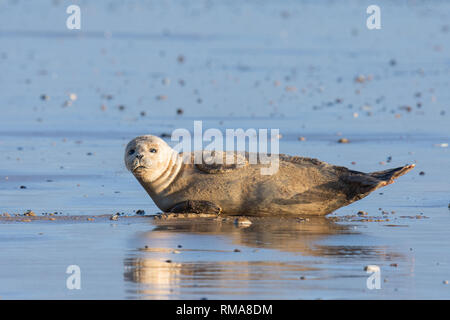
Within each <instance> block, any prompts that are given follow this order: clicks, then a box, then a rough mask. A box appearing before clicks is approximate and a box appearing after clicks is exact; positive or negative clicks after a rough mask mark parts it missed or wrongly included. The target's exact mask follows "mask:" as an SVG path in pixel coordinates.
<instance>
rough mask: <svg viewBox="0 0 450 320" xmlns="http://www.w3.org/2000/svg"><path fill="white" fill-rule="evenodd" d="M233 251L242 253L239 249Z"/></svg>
mask: <svg viewBox="0 0 450 320" xmlns="http://www.w3.org/2000/svg"><path fill="white" fill-rule="evenodd" d="M233 251H234V252H241V250H239V249H234V250H233Z"/></svg>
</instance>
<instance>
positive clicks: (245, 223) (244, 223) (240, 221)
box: [234, 217, 252, 226]
mask: <svg viewBox="0 0 450 320" xmlns="http://www.w3.org/2000/svg"><path fill="white" fill-rule="evenodd" d="M234 224H235V225H237V226H250V225H251V224H252V222H251V221H250V220H249V219H247V218H244V217H239V218H236V219H235V220H234Z"/></svg>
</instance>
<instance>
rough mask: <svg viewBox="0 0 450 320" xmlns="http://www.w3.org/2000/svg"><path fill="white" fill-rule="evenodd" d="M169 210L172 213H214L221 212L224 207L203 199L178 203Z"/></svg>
mask: <svg viewBox="0 0 450 320" xmlns="http://www.w3.org/2000/svg"><path fill="white" fill-rule="evenodd" d="M169 212H172V213H213V214H220V212H222V208H220V207H219V206H218V205H216V204H214V203H212V202H209V201H203V200H188V201H183V202H180V203H177V204H176V205H174V206H173V207H172V208H171V209H170V210H169Z"/></svg>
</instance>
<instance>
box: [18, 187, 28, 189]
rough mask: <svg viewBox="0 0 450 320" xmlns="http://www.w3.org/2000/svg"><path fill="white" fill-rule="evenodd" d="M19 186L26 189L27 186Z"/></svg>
mask: <svg viewBox="0 0 450 320" xmlns="http://www.w3.org/2000/svg"><path fill="white" fill-rule="evenodd" d="M19 188H20V189H26V188H27V187H26V186H20V187H19Z"/></svg>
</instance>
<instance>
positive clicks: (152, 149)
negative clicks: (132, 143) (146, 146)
mask: <svg viewBox="0 0 450 320" xmlns="http://www.w3.org/2000/svg"><path fill="white" fill-rule="evenodd" d="M150 152H151V153H157V152H158V150H156V149H155V148H151V149H150Z"/></svg>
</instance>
